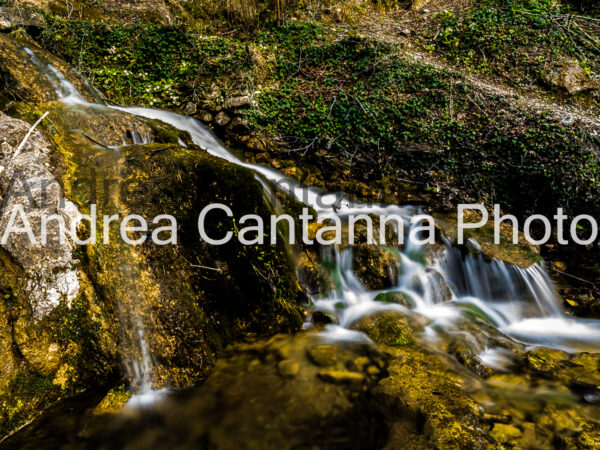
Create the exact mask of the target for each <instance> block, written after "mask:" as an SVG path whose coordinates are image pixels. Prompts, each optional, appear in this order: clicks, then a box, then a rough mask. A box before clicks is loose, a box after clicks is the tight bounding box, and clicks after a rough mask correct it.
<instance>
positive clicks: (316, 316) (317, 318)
mask: <svg viewBox="0 0 600 450" xmlns="http://www.w3.org/2000/svg"><path fill="white" fill-rule="evenodd" d="M311 318H312V323H314V324H315V325H324V324H325V325H326V324H330V323H335V322H336V321H337V320H336V318H335V316H334V315H333V314H329V313H327V312H325V311H314V312H313V313H312V314H311Z"/></svg>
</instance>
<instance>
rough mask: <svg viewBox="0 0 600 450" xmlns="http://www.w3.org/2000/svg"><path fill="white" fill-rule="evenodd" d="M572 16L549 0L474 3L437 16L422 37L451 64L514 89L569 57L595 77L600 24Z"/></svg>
mask: <svg viewBox="0 0 600 450" xmlns="http://www.w3.org/2000/svg"><path fill="white" fill-rule="evenodd" d="M584 3H586V2H581V3H580V5H581V6H582V7H583V9H584V10H585V9H586V6H584ZM589 4H590V5H591V2H590V3H589ZM573 12H577V10H574V8H573V6H571V5H569V4H565V5H564V6H563V5H562V4H561V3H560V2H555V1H552V0H492V1H483V0H475V1H474V2H473V5H472V6H471V7H468V8H466V9H456V10H449V11H444V12H441V13H440V14H438V15H437V16H436V17H435V20H434V21H433V22H432V23H431V25H430V27H429V30H430V31H429V33H427V34H426V37H427V38H428V40H429V42H430V46H429V49H430V50H431V51H435V50H439V51H440V52H441V53H442V54H443V55H445V57H446V58H447V59H448V60H449V61H451V62H452V63H454V64H460V66H461V67H464V68H465V69H466V70H468V71H471V72H479V73H484V74H487V75H497V76H500V77H503V78H507V79H508V80H510V81H511V82H512V83H514V84H516V85H522V86H526V85H530V84H531V83H536V82H540V81H543V80H544V76H545V73H546V72H547V71H548V70H549V68H550V67H552V65H554V64H557V63H558V64H560V63H561V62H562V61H564V60H565V59H568V58H570V59H574V60H576V61H577V62H578V63H579V64H580V65H581V66H582V67H583V68H584V69H585V70H586V71H588V73H596V74H598V73H600V65H599V61H600V59H599V56H600V38H599V37H598V31H599V29H600V23H598V22H597V21H596V20H594V19H592V18H587V17H582V16H572V15H570V13H573Z"/></svg>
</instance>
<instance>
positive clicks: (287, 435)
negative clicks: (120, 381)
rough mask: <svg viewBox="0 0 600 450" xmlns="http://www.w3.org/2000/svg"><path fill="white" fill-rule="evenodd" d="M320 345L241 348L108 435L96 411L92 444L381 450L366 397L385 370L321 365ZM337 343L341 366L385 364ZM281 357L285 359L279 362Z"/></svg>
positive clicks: (291, 340) (376, 417) (298, 342)
mask: <svg viewBox="0 0 600 450" xmlns="http://www.w3.org/2000/svg"><path fill="white" fill-rule="evenodd" d="M319 342H320V339H318V338H317V337H316V336H314V335H311V334H305V333H301V334H298V335H296V336H277V337H275V338H273V339H270V340H269V341H259V342H257V343H254V344H249V345H244V346H239V347H238V348H237V349H236V350H235V352H230V353H228V354H227V355H224V357H223V358H222V359H220V360H219V362H218V363H217V365H216V366H215V368H214V370H213V372H212V373H211V374H210V375H209V376H208V378H207V379H206V380H205V381H204V382H203V383H202V384H201V385H199V386H198V387H195V388H192V389H189V390H186V391H185V392H184V393H179V394H178V393H175V394H174V395H169V396H165V398H163V399H162V400H161V401H160V402H157V403H155V404H152V405H148V408H144V413H143V416H142V415H138V414H136V413H135V412H133V413H132V412H131V411H129V412H128V411H124V412H123V413H122V414H120V415H118V416H117V417H115V418H114V421H113V422H111V423H114V426H115V427H116V429H115V430H114V432H112V433H111V434H110V435H108V436H106V435H104V434H103V433H102V425H104V426H105V423H106V420H107V418H106V416H104V417H102V416H97V423H96V426H97V427H98V428H99V431H98V432H94V431H95V430H96V428H94V422H93V421H92V423H90V424H88V427H87V429H88V436H90V439H91V440H90V441H88V442H91V443H98V442H100V443H102V445H104V446H114V445H117V444H116V441H117V440H118V441H119V442H120V443H121V444H119V445H121V446H123V444H125V445H126V446H127V447H128V448H141V447H148V446H152V447H153V446H156V445H160V446H163V447H165V446H166V447H169V448H172V447H185V446H187V445H189V443H190V442H196V443H197V442H203V445H204V444H206V445H207V446H209V447H215V448H243V447H247V448H267V449H273V450H275V449H281V448H321V447H323V443H324V442H333V443H334V447H340V448H382V447H383V445H384V444H385V439H386V435H387V433H386V427H385V421H384V416H383V415H382V414H381V413H380V412H379V410H378V407H377V405H376V403H375V402H372V401H370V400H369V397H368V394H366V389H367V388H368V387H369V386H370V385H372V384H373V383H376V381H377V380H378V379H380V378H381V376H382V375H367V374H366V373H365V372H362V371H354V369H352V370H349V369H343V368H341V369H331V370H324V369H322V368H319V367H315V366H314V365H312V364H311V362H310V361H309V360H308V359H307V358H306V351H305V350H306V347H307V346H308V347H310V346H314V345H317V344H319ZM334 347H336V348H337V349H338V350H344V352H342V353H344V355H345V356H344V357H343V358H342V360H341V364H342V366H348V365H352V364H353V361H354V360H356V359H357V358H360V357H365V358H367V359H368V360H369V363H367V364H365V365H364V367H365V370H366V367H369V366H371V365H378V364H381V358H380V356H378V355H377V354H376V353H372V350H371V349H370V347H369V346H355V347H347V346H345V345H343V344H340V345H335V346H334ZM281 354H285V355H286V359H284V360H280V359H279V358H280V355H281ZM282 366H287V368H293V370H292V371H291V372H292V373H295V376H288V375H287V373H288V372H286V375H282V373H281V370H282ZM287 368H286V369H284V370H287ZM175 411H177V414H174V412H175ZM149 419H150V420H152V423H156V424H159V425H157V426H153V427H152V429H151V430H150V429H149V428H148V427H147V426H146V425H144V423H147V421H148V420H149ZM100 420H103V421H104V422H105V423H104V424H100V423H99V422H100ZM90 430H91V431H90ZM232 430H234V432H232ZM38 439H39V438H38ZM186 444H187V445H186Z"/></svg>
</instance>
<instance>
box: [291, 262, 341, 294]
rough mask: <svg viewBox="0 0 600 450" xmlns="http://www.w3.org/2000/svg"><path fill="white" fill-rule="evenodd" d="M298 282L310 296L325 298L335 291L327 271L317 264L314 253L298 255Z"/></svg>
mask: <svg viewBox="0 0 600 450" xmlns="http://www.w3.org/2000/svg"><path fill="white" fill-rule="evenodd" d="M298 281H299V282H300V285H301V286H302V287H303V289H304V291H305V292H306V293H307V294H308V295H310V296H326V295H327V294H329V293H330V292H332V291H333V290H334V289H335V284H334V282H333V279H332V277H331V275H330V273H329V271H328V270H327V269H326V268H325V267H324V266H323V264H321V263H320V262H319V259H318V255H317V254H316V252H311V253H308V252H303V253H302V254H301V255H300V257H299V259H298Z"/></svg>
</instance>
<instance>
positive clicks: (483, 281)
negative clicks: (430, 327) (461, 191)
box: [46, 70, 600, 378]
mask: <svg viewBox="0 0 600 450" xmlns="http://www.w3.org/2000/svg"><path fill="white" fill-rule="evenodd" d="M50 71H51V72H52V73H53V77H52V78H54V77H56V79H57V80H58V83H56V82H55V84H56V85H57V86H58V87H57V93H59V94H60V96H61V98H62V99H63V100H64V101H67V102H70V103H71V104H72V103H76V102H81V103H84V104H87V103H86V102H85V101H84V100H83V99H82V98H81V95H80V94H79V93H78V92H77V90H76V89H75V88H74V86H73V85H72V84H70V83H69V82H68V81H67V80H66V79H65V78H64V77H63V76H62V75H61V74H60V72H58V71H53V70H50ZM46 72H47V71H46ZM52 78H51V80H52ZM110 108H113V109H116V110H119V111H122V112H125V113H129V114H132V115H135V116H140V117H144V118H147V119H154V120H160V121H162V122H165V123H167V124H169V125H172V126H173V127H175V128H177V129H179V130H182V131H186V132H188V133H189V134H190V136H191V137H192V140H193V142H194V143H195V144H196V145H198V146H199V147H201V148H203V149H205V150H206V151H207V152H208V153H209V154H211V155H214V156H216V157H218V158H221V159H223V160H225V161H228V162H230V163H233V164H237V165H239V166H242V167H246V168H248V169H250V170H252V171H254V172H255V173H256V175H257V178H258V179H259V180H261V178H260V177H262V178H264V179H266V180H267V181H269V182H271V183H273V184H274V185H275V186H277V187H279V188H280V189H281V190H282V191H284V192H285V193H287V194H289V195H290V196H292V197H294V198H295V199H296V200H298V201H300V202H302V203H304V204H305V205H307V206H310V207H312V208H314V209H315V211H317V213H318V215H319V217H321V218H331V217H333V216H337V217H339V218H340V219H342V220H346V219H347V217H348V216H349V215H351V214H372V215H380V216H391V215H395V216H399V217H401V218H403V219H404V220H405V223H407V222H410V219H411V218H412V217H414V216H416V215H417V214H419V212H420V211H419V209H418V208H415V207H413V206H399V205H385V204H366V203H358V202H353V201H351V200H349V199H348V198H347V197H346V196H345V195H344V194H343V193H330V192H323V191H321V190H319V189H316V188H312V187H305V186H301V185H300V184H298V183H296V182H295V181H293V180H292V179H290V178H289V177H286V176H285V175H283V174H281V173H280V172H279V171H277V170H275V169H272V168H269V167H264V166H260V165H256V164H249V163H245V162H243V161H241V160H240V159H239V158H237V157H236V156H234V155H233V154H231V153H230V152H229V151H228V150H227V149H226V148H225V147H224V146H223V145H222V144H221V143H220V142H219V140H218V139H217V138H216V137H215V136H214V135H213V134H212V133H211V132H210V131H209V130H208V129H207V128H206V127H205V126H204V125H203V124H202V123H201V122H200V121H198V120H196V119H194V118H192V117H187V116H183V115H179V114H176V113H172V112H168V111H163V110H158V109H151V108H142V107H119V106H110ZM133 141H134V143H135V142H139V143H143V142H144V141H143V139H142V138H141V137H140V136H135V137H134V139H133ZM261 182H262V180H261ZM408 231H409V230H396V232H398V233H400V232H403V233H405V235H406V236H407V237H408V236H409V233H408ZM443 244H444V245H443V249H442V251H440V252H438V254H437V255H436V256H435V257H434V258H433V260H430V261H428V262H426V263H425V262H424V261H427V255H426V249H425V248H423V247H422V246H420V245H419V244H418V243H416V242H414V241H413V240H412V239H410V238H408V240H407V242H406V244H405V245H404V246H403V247H396V249H395V251H396V252H397V253H398V254H399V259H400V267H399V274H400V275H399V276H398V278H397V279H396V280H395V281H394V286H393V287H392V288H391V289H389V290H388V291H396V292H399V293H402V294H404V295H406V296H407V297H409V298H410V299H411V300H412V302H413V303H414V306H412V307H411V309H413V310H414V312H416V313H419V314H421V315H423V316H425V317H427V318H429V319H430V320H432V321H433V322H434V323H438V324H440V325H441V326H442V327H452V323H453V321H455V320H459V319H460V318H461V317H463V309H464V306H465V305H471V306H473V307H476V308H477V309H479V310H480V311H482V313H483V314H485V315H486V316H487V317H488V318H489V319H490V321H491V322H492V323H494V324H495V326H496V327H497V328H498V329H499V330H500V331H502V332H504V333H506V334H508V335H510V336H511V337H513V338H514V339H515V340H519V341H521V342H523V343H526V344H531V345H538V344H539V345H548V346H553V347H556V348H562V349H566V350H574V349H582V348H588V347H590V346H591V347H595V348H597V347H598V346H599V345H600V323H599V322H598V321H592V320H582V319H575V318H571V317H567V316H566V315H565V314H564V313H563V311H562V310H561V308H560V306H559V300H558V298H557V296H556V293H555V289H554V287H553V285H552V282H551V280H550V279H549V277H548V275H547V273H546V271H545V269H544V268H543V266H541V265H539V264H535V265H533V266H531V267H529V268H527V269H523V268H519V267H516V266H513V265H511V264H508V263H505V262H502V261H497V260H494V261H487V260H485V259H484V258H483V256H481V255H478V254H463V253H462V252H461V251H460V250H459V249H458V248H456V247H455V246H454V245H453V244H452V242H450V241H448V240H446V241H445V242H443ZM324 252H325V254H324V255H323V257H324V258H325V259H328V260H330V261H331V262H332V267H333V269H332V270H333V272H334V273H333V277H334V278H335V279H336V280H339V282H338V283H337V286H336V289H335V290H334V292H332V293H330V294H329V295H327V296H325V297H318V296H317V297H315V298H313V299H312V301H313V304H314V305H315V308H317V309H320V310H324V311H327V312H330V313H331V314H334V315H335V316H336V317H337V320H338V325H332V326H328V328H327V330H326V331H325V334H326V335H327V336H329V337H330V338H332V339H363V338H364V336H362V337H361V335H360V334H357V333H356V332H353V331H351V330H350V329H349V327H350V326H351V325H352V324H353V323H354V322H356V321H357V320H358V319H360V318H361V317H363V316H365V315H368V314H372V313H373V312H376V311H381V310H390V309H392V310H398V311H404V312H406V311H407V307H405V306H401V305H395V304H386V303H382V302H379V301H376V300H375V298H376V296H377V295H378V294H380V293H381V292H382V291H369V290H368V289H366V288H365V287H364V286H363V285H362V283H361V282H360V280H359V279H358V278H357V277H356V275H355V274H354V271H353V269H352V259H353V248H352V247H351V246H342V245H337V246H335V247H332V248H326V249H325V250H324ZM340 305H342V306H343V307H341V308H340ZM138 329H139V330H143V327H141V326H140V327H138ZM138 339H139V342H140V344H141V345H140V348H142V349H144V348H146V347H145V338H144V335H143V332H140V333H139V334H138ZM142 353H144V351H142ZM496 356H497V355H496V354H495V353H494V351H493V349H488V350H486V351H485V352H484V353H483V355H482V358H484V359H489V360H490V361H493V360H494V358H495V357H496ZM150 371H151V360H150V358H148V359H146V358H145V357H144V358H142V363H141V364H139V365H138V366H137V368H136V369H135V370H134V372H135V375H134V376H135V377H136V378H140V377H141V378H144V377H145V376H146V375H147V374H148V372H150Z"/></svg>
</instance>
